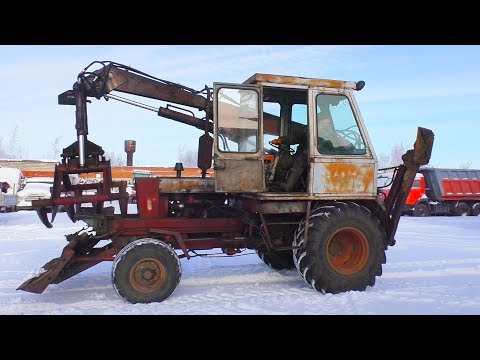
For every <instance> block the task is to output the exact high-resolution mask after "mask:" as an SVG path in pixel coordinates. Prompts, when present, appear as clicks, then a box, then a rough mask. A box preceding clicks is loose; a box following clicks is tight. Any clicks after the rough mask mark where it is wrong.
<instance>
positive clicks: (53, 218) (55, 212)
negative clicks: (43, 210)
mask: <svg viewBox="0 0 480 360" xmlns="http://www.w3.org/2000/svg"><path fill="white" fill-rule="evenodd" d="M57 212H58V205H53V206H52V220H51V222H52V223H53V221H54V220H55V216H57Z"/></svg>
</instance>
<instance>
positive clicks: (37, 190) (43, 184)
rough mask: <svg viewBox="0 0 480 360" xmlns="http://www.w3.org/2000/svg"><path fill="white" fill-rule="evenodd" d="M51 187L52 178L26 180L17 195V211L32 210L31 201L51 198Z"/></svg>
mask: <svg viewBox="0 0 480 360" xmlns="http://www.w3.org/2000/svg"><path fill="white" fill-rule="evenodd" d="M52 187H53V178H52V177H31V178H27V179H26V180H25V186H24V187H23V189H22V190H20V191H19V192H18V193H17V195H18V202H17V210H32V209H33V206H32V200H41V199H50V198H51V197H52V192H51V188H52Z"/></svg>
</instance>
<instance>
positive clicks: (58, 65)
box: [0, 45, 480, 168]
mask: <svg viewBox="0 0 480 360" xmlns="http://www.w3.org/2000/svg"><path fill="white" fill-rule="evenodd" d="M95 60H111V61H115V62H118V63H122V64H126V65H129V66H131V67H134V68H136V69H138V70H140V71H143V72H146V73H148V74H151V75H153V76H155V77H158V78H161V79H165V80H169V81H173V82H177V83H180V84H183V85H186V86H189V87H191V88H194V89H198V90H200V89H202V88H203V87H204V86H205V85H208V86H212V84H213V82H231V83H241V82H243V81H244V80H246V79H247V78H249V77H250V76H251V75H252V74H254V73H257V72H259V73H270V74H281V75H294V76H304V77H317V78H332V79H340V80H350V81H358V80H364V81H365V82H366V86H365V88H364V89H363V90H362V91H360V92H357V93H356V96H357V101H358V103H359V106H360V110H361V112H362V115H363V118H364V120H365V122H366V125H367V128H368V131H369V135H370V138H371V140H372V142H373V145H374V147H375V150H376V152H377V155H379V154H389V153H390V149H391V148H392V146H393V145H394V144H403V145H404V146H405V147H406V148H411V147H412V146H413V142H414V141H415V137H416V132H417V127H418V126H422V127H427V128H429V129H431V130H433V132H434V133H435V144H434V148H433V153H432V158H431V161H430V165H433V166H437V167H459V166H464V165H467V164H469V165H470V167H471V168H480V158H479V157H478V151H477V150H475V149H476V146H477V143H478V137H479V130H480V123H479V115H478V114H480V111H479V110H480V102H479V101H478V94H479V92H480V89H479V87H478V83H479V80H480V72H478V70H477V68H478V64H479V63H480V46H477V45H472V46H470V45H467V46H460V45H453V46H447V45H441V46H431V45H428V46H427V45H425V46H424V45H414V46H406V45H398V46H397V45H395V46H393V45H372V46H363V45H353V46H346V45H342V46H333V45H325V46H323V45H314V46H310V45H295V46H283V45H254V46H246V45H188V46H187V45H155V46H152V45H106V46H104V45H92V46H90V45H35V46H33V45H1V46H0V80H1V81H0V119H1V123H2V131H1V132H0V138H2V140H3V145H4V147H7V146H8V144H9V142H10V140H11V139H12V137H13V134H14V133H15V132H16V134H17V148H18V149H17V150H18V152H19V153H21V156H22V157H23V158H29V159H40V158H41V159H44V158H49V159H52V158H53V159H56V160H60V153H57V154H56V157H54V149H55V146H54V143H55V140H56V139H58V149H59V151H61V149H62V148H63V147H66V146H68V145H70V144H71V143H72V142H74V141H75V140H76V131H75V114H74V109H75V108H74V107H73V106H60V105H58V103H57V96H58V94H60V93H61V92H63V91H65V90H68V89H71V87H72V84H73V83H74V82H75V81H76V78H77V75H78V73H79V72H80V71H81V70H82V69H83V68H85V67H86V66H87V65H88V64H89V63H91V62H92V61H95ZM141 101H142V102H144V103H146V104H148V105H151V106H154V107H158V106H159V105H161V104H160V103H158V102H155V101H153V100H148V99H141ZM15 129H16V130H15ZM201 134H202V132H201V131H200V130H198V129H195V128H192V127H190V126H188V125H184V124H180V123H176V122H175V121H172V120H168V119H165V118H161V117H158V116H157V115H156V114H155V113H154V112H151V111H148V110H144V109H140V108H137V107H133V106H130V105H127V104H124V103H119V102H116V101H109V102H106V101H105V100H103V99H101V100H96V99H92V103H91V104H89V140H91V141H93V142H94V143H96V144H98V145H100V146H102V147H103V149H104V150H105V151H107V152H113V153H116V154H118V155H119V156H124V157H125V153H124V140H127V139H132V140H136V142H137V151H136V153H135V155H134V164H136V165H139V166H173V165H174V164H175V162H177V161H178V154H179V151H180V149H183V150H185V149H188V150H196V148H197V144H198V137H199V136H200V135H201Z"/></svg>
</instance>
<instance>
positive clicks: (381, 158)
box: [378, 154, 390, 169]
mask: <svg viewBox="0 0 480 360" xmlns="http://www.w3.org/2000/svg"><path fill="white" fill-rule="evenodd" d="M389 166H390V156H389V155H386V154H379V155H378V168H379V169H382V168H386V167H389Z"/></svg>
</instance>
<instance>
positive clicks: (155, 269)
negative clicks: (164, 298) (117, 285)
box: [130, 258, 167, 293]
mask: <svg viewBox="0 0 480 360" xmlns="http://www.w3.org/2000/svg"><path fill="white" fill-rule="evenodd" d="M166 274H167V272H166V270H165V266H164V265H163V264H162V263H161V262H160V261H158V260H157V259H154V258H147V259H142V260H140V261H137V262H136V263H135V265H133V266H132V269H131V270H130V284H131V285H132V286H133V288H134V289H135V290H137V291H139V292H142V293H150V292H153V291H156V290H158V289H159V288H160V287H161V286H162V285H163V284H164V283H165V281H166V278H167V275H166Z"/></svg>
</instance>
